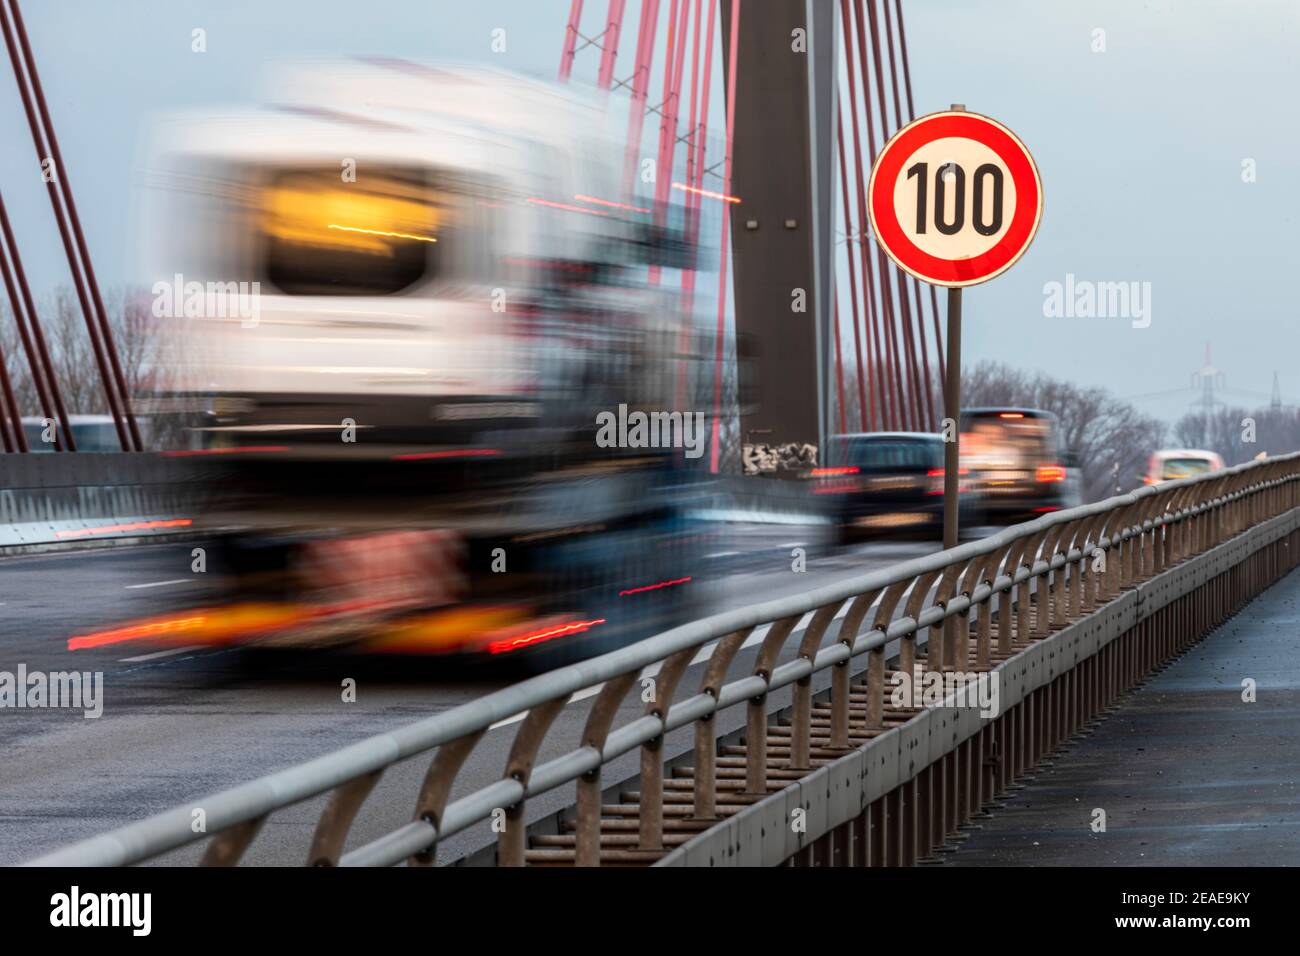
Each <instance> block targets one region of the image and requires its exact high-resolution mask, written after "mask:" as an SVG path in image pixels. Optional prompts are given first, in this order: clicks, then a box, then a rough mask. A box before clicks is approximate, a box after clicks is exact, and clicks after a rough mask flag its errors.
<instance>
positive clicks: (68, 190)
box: [6, 0, 144, 451]
mask: <svg viewBox="0 0 1300 956" xmlns="http://www.w3.org/2000/svg"><path fill="white" fill-rule="evenodd" d="M9 3H10V6H11V8H12V11H13V26H14V31H15V32H16V33H17V35H18V44H19V46H20V47H21V48H22V54H23V59H24V61H25V63H26V67H27V76H28V79H29V80H30V81H31V86H32V94H33V95H34V96H35V98H36V107H37V110H38V111H39V113H40V118H41V123H42V125H43V127H44V130H45V138H46V140H47V141H48V143H49V148H50V152H49V156H50V158H51V159H53V160H54V169H55V170H56V175H55V177H54V178H55V183H57V185H58V190H59V192H60V193H61V194H62V197H63V205H64V207H65V208H66V211H67V217H68V221H69V223H70V224H71V226H72V234H73V238H74V240H75V242H76V249H77V253H78V255H79V256H80V261H81V265H82V268H83V269H84V272H85V283H86V287H87V288H88V290H89V292H90V297H91V299H92V301H93V302H94V306H95V315H96V317H97V319H98V323H99V334H100V338H101V340H102V347H103V349H104V352H105V353H106V355H107V358H108V365H109V369H110V372H111V379H112V387H109V384H108V383H109V378H108V377H105V391H106V392H108V393H109V396H108V397H109V404H110V407H112V404H113V399H114V398H116V400H117V403H118V405H119V414H120V415H121V418H122V422H124V423H125V425H126V431H127V435H121V434H119V441H121V443H122V449H123V450H124V451H143V450H144V443H143V442H142V441H141V440H140V429H139V427H138V426H137V425H136V421H135V415H134V413H133V412H132V411H131V403H130V396H129V395H128V391H127V387H126V378H125V376H124V375H123V374H122V366H121V362H120V361H119V360H118V355H117V346H116V345H115V343H114V341H113V331H112V328H111V327H110V326H109V322H108V310H107V309H105V308H104V300H103V299H102V298H101V296H100V294H99V282H98V280H97V279H96V278H95V267H94V265H93V264H92V262H91V259H90V251H89V249H88V248H87V246H86V236H85V233H84V232H83V231H82V229H81V217H80V216H78V215H77V204H76V202H75V201H74V200H73V198H72V185H71V182H70V181H69V177H68V170H67V166H66V165H65V164H64V162H63V155H62V153H61V152H60V150H59V140H58V137H57V136H56V135H55V133H54V123H53V122H52V121H51V120H50V111H49V108H48V106H47V105H46V102H45V93H44V91H43V90H42V88H41V78H40V74H39V72H38V71H37V69H36V58H35V57H34V56H33V55H32V48H31V43H30V42H28V39H27V29H26V27H25V26H24V25H23V15H22V10H21V9H19V6H18V0H9ZM7 33H8V31H7V30H6V34H7ZM6 40H8V36H6ZM11 56H12V48H11ZM19 85H20V87H21V86H22V84H21V83H20V84H19ZM52 185H53V184H52ZM51 196H53V190H51ZM65 247H66V243H65ZM119 429H120V424H119ZM128 439H129V440H128Z"/></svg>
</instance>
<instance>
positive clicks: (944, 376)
mask: <svg viewBox="0 0 1300 956" xmlns="http://www.w3.org/2000/svg"><path fill="white" fill-rule="evenodd" d="M894 13H895V14H896V16H897V17H898V48H899V50H901V51H902V54H903V89H904V90H905V91H906V93H907V117H908V120H909V121H910V120H914V119H916V105H915V104H914V103H913V102H912V71H911V70H910V69H909V68H908V65H907V31H906V30H905V29H904V27H903V3H902V0H894ZM930 315H931V316H932V317H933V319H934V341H935V352H937V353H938V358H939V390H940V392H939V393H940V394H941V395H943V394H945V393H946V390H947V388H948V371H947V369H946V368H944V357H943V334H942V333H941V332H940V329H939V293H938V292H937V291H936V289H935V287H934V286H930Z"/></svg>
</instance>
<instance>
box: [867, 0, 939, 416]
mask: <svg viewBox="0 0 1300 956" xmlns="http://www.w3.org/2000/svg"><path fill="white" fill-rule="evenodd" d="M885 2H886V3H887V0H885ZM867 4H868V6H867V11H868V14H869V15H870V18H871V46H872V49H873V51H874V54H875V63H876V78H877V80H878V81H879V82H880V85H879V93H880V130H881V139H880V141H881V143H882V144H884V143H885V142H887V141H888V140H889V137H890V135H891V133H892V131H891V129H890V126H889V108H888V107H887V106H886V105H885V88H884V82H883V69H884V58H883V57H882V56H881V54H880V29H879V24H878V22H877V20H876V6H875V0H867ZM888 10H889V7H888V6H886V7H885V11H886V12H888ZM889 67H890V78H891V80H892V82H893V84H894V108H895V111H894V116H895V118H896V119H897V120H898V121H899V122H898V126H899V127H901V126H902V125H903V124H902V114H901V113H899V112H898V109H899V107H898V78H897V76H896V75H895V74H894V51H893V48H892V47H891V48H890V50H889ZM891 274H892V275H893V276H894V279H895V280H896V282H897V287H898V311H899V313H900V316H899V326H900V328H901V330H902V335H903V349H904V352H905V358H906V365H905V366H904V369H905V371H906V373H907V389H908V393H909V396H908V397H909V399H910V404H911V408H912V416H911V422H912V427H913V428H917V429H920V428H921V427H923V426H924V425H925V420H926V413H925V398H924V396H923V395H922V394H921V388H922V386H921V369H920V366H919V364H918V363H917V358H916V342H915V340H914V336H913V330H912V305H911V302H910V301H909V300H908V296H907V280H908V278H909V277H908V275H907V273H905V272H904V271H903V270H902V269H900V268H898V266H897V265H893V267H892V272H891Z"/></svg>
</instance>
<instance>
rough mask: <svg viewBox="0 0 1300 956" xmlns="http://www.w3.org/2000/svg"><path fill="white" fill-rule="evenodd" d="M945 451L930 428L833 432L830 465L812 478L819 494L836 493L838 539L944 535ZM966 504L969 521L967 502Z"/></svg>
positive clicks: (817, 470)
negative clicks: (919, 430) (848, 432)
mask: <svg viewBox="0 0 1300 956" xmlns="http://www.w3.org/2000/svg"><path fill="white" fill-rule="evenodd" d="M943 452H944V445H943V439H942V438H941V437H940V436H938V435H935V434H931V433H928V432H862V433H858V434H849V435H832V436H831V438H830V448H829V453H828V455H827V456H826V463H825V465H823V466H822V467H819V468H815V469H813V471H812V474H811V477H812V478H813V479H814V480H815V481H816V487H815V488H814V489H813V491H814V494H818V495H829V496H833V500H832V503H831V505H830V512H831V517H832V521H833V522H834V524H835V528H836V538H837V540H838V541H839V542H840V543H845V542H849V541H853V540H857V539H860V538H863V537H876V536H885V535H909V536H911V535H915V536H919V537H926V538H931V537H941V536H942V534H943V477H944V467H943ZM963 480H964V479H963ZM962 505H963V515H962V517H961V523H962V524H967V515H966V514H965V512H966V511H967V510H968V507H967V502H966V501H965V500H963V502H962Z"/></svg>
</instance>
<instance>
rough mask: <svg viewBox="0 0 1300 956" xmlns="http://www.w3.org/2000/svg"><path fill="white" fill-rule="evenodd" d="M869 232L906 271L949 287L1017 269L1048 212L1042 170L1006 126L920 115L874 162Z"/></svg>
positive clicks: (972, 116) (963, 116)
mask: <svg viewBox="0 0 1300 956" xmlns="http://www.w3.org/2000/svg"><path fill="white" fill-rule="evenodd" d="M867 195H868V197H869V203H868V206H869V209H870V214H871V231H872V233H873V235H874V236H875V237H876V241H877V242H878V243H879V244H880V247H881V248H882V249H884V250H885V252H886V253H887V254H888V255H889V257H890V258H891V259H893V260H894V261H895V262H896V263H898V265H899V267H900V268H902V269H904V270H906V271H907V272H910V273H911V274H912V275H914V276H916V277H917V278H918V279H922V280H924V281H926V282H929V283H932V284H934V285H941V286H948V287H950V288H954V287H961V286H968V285H976V284H977V283H980V282H985V281H987V280H988V279H992V278H993V277H994V276H996V275H998V274H999V273H1001V272H1003V271H1005V270H1006V269H1008V268H1010V266H1011V265H1012V263H1014V262H1015V261H1016V260H1017V259H1019V258H1020V256H1021V255H1022V254H1023V253H1024V251H1025V250H1026V249H1028V248H1029V243H1030V242H1032V241H1033V238H1034V233H1035V232H1037V231H1038V220H1039V219H1040V218H1041V216H1042V213H1043V189H1042V184H1041V182H1040V181H1039V178H1038V168H1037V167H1036V166H1035V165H1034V159H1033V157H1032V156H1030V155H1029V150H1028V149H1026V148H1025V144H1024V143H1022V142H1020V140H1019V139H1018V138H1017V137H1016V135H1015V133H1013V132H1011V130H1009V129H1007V128H1006V127H1005V126H1003V125H1002V124H1001V123H998V122H996V121H995V120H991V119H989V118H988V117H987V116H981V115H979V114H978V113H968V112H965V111H964V110H951V111H948V112H943V113H931V114H930V115H929V116H922V117H921V118H920V119H918V120H914V121H913V122H911V123H909V124H908V125H907V126H904V127H903V128H902V129H900V130H899V131H898V132H897V133H895V134H894V136H893V138H892V139H890V141H889V142H888V143H886V144H885V148H884V149H882V150H881V151H880V154H879V155H878V156H877V157H876V163H875V166H873V167H872V170H871V182H870V184H869V185H868V187H867Z"/></svg>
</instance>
